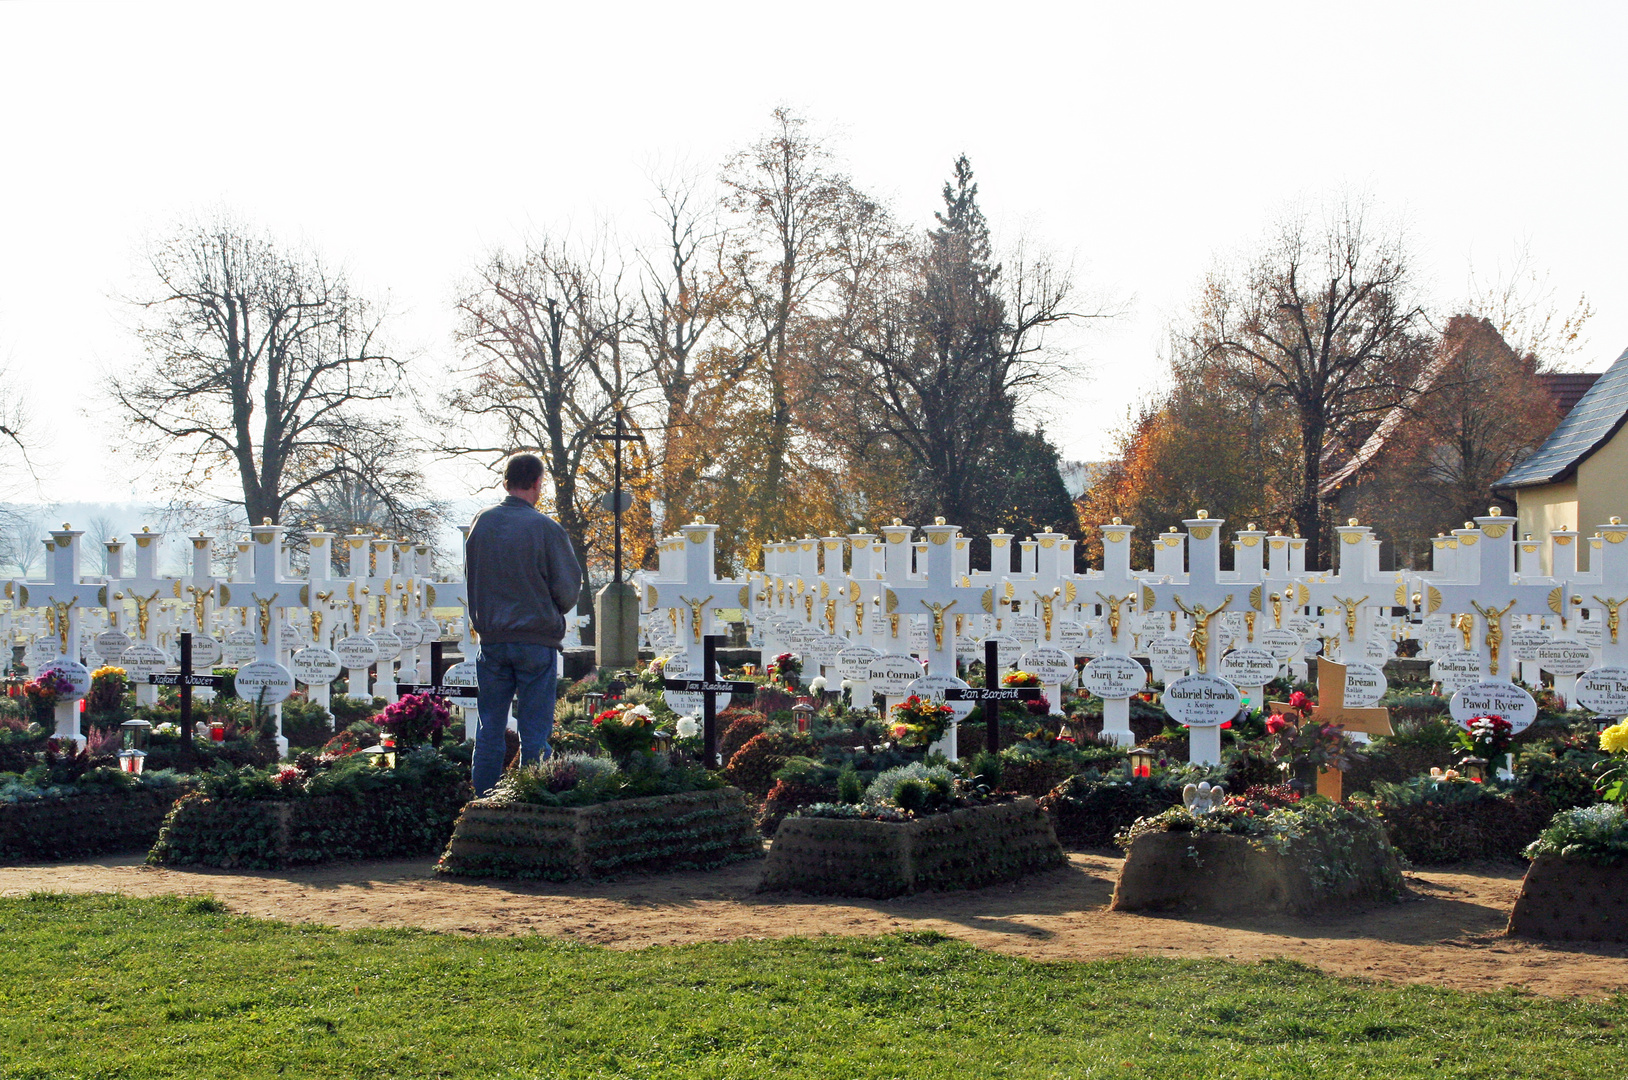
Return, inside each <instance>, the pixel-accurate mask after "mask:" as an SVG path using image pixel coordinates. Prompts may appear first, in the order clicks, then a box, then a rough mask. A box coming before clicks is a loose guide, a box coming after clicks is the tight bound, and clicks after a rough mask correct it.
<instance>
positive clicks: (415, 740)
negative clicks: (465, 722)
mask: <svg viewBox="0 0 1628 1080" xmlns="http://www.w3.org/2000/svg"><path fill="white" fill-rule="evenodd" d="M451 719H452V714H451V713H449V712H448V711H447V707H446V706H445V705H443V704H441V699H440V698H435V697H431V696H430V695H428V694H408V695H406V696H405V697H403V698H401V699H399V700H397V701H395V702H392V703H391V704H389V705H387V706H385V710H384V712H382V713H381V714H379V726H380V727H382V728H384V729H385V730H386V731H388V732H390V734H392V735H394V736H395V739H396V746H397V747H398V748H399V749H402V750H411V749H412V748H413V747H415V746H422V745H423V744H424V743H426V742H430V741H436V742H439V741H440V737H441V733H442V732H443V731H444V730H446V726H447V724H448V723H449V722H450V720H451Z"/></svg>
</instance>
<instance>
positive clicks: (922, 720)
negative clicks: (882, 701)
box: [889, 694, 955, 750]
mask: <svg viewBox="0 0 1628 1080" xmlns="http://www.w3.org/2000/svg"><path fill="white" fill-rule="evenodd" d="M954 716H955V710H954V709H952V708H950V707H949V706H948V705H944V704H941V703H940V702H936V701H932V700H930V699H928V698H924V697H920V696H918V695H916V694H911V695H910V696H909V697H907V698H905V699H904V700H903V701H901V702H899V704H897V705H895V706H893V724H892V726H891V728H890V729H889V730H890V731H891V732H892V734H893V738H894V740H895V741H896V742H898V744H899V745H900V746H901V747H904V748H907V749H913V750H925V749H926V748H927V747H929V746H931V745H933V744H934V743H935V742H937V741H938V740H939V739H941V738H943V737H944V732H945V729H947V728H948V727H949V726H950V720H951V719H952V718H953V717H954Z"/></svg>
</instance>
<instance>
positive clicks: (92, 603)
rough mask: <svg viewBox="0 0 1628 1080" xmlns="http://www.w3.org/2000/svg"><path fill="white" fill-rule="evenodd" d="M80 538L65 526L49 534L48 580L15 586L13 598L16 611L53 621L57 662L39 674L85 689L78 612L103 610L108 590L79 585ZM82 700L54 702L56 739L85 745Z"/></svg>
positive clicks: (86, 681) (96, 585)
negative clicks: (61, 675) (38, 612)
mask: <svg viewBox="0 0 1628 1080" xmlns="http://www.w3.org/2000/svg"><path fill="white" fill-rule="evenodd" d="M83 535H84V531H83V530H77V529H74V528H72V527H71V526H69V525H68V524H67V523H66V522H64V523H63V525H62V528H61V529H60V530H53V531H52V533H51V546H50V548H49V549H48V553H49V560H50V561H49V564H48V570H49V572H50V577H49V580H47V581H44V582H28V581H19V582H15V583H14V589H13V596H14V597H15V598H16V601H17V606H18V607H19V608H27V607H41V608H47V609H49V610H50V611H51V613H52V615H53V616H54V618H55V625H56V639H57V658H56V659H55V660H53V661H50V662H49V663H46V664H43V665H41V667H40V671H41V673H42V674H43V673H44V672H45V671H49V670H51V669H53V668H60V669H61V670H63V671H64V672H65V673H67V674H68V675H69V677H70V678H71V679H74V680H75V681H76V682H77V683H82V684H84V685H86V686H87V687H88V684H89V672H88V671H87V670H86V669H85V668H84V665H83V664H81V663H80V662H79V635H80V619H81V615H80V609H81V608H87V607H98V608H105V607H107V599H108V588H107V586H106V585H103V584H100V583H93V584H88V585H87V584H81V583H80V581H79V538H80V537H81V536H83ZM81 674H83V676H84V677H83V678H81ZM82 696H83V694H80V695H78V696H76V697H69V698H65V699H62V700H58V702H57V704H56V737H57V738H59V739H73V740H74V741H75V742H76V743H83V742H84V741H85V737H84V736H83V735H81V734H80V733H79V712H78V698H79V697H82Z"/></svg>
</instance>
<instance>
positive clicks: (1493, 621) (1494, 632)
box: [1466, 600, 1515, 675]
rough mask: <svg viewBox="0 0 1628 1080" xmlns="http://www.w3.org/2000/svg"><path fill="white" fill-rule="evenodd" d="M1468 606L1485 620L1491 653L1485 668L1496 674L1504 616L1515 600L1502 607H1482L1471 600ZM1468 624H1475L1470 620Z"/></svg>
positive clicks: (1502, 641)
mask: <svg viewBox="0 0 1628 1080" xmlns="http://www.w3.org/2000/svg"><path fill="white" fill-rule="evenodd" d="M1470 606H1471V607H1473V608H1475V610H1476V611H1478V612H1480V613H1481V617H1482V618H1483V619H1485V620H1487V651H1488V652H1489V653H1490V654H1491V655H1492V663H1491V664H1489V665H1488V666H1487V670H1488V671H1489V672H1491V673H1492V674H1494V675H1496V674H1498V648H1499V646H1501V645H1502V644H1503V643H1504V616H1505V615H1507V614H1509V609H1510V608H1512V607H1514V606H1515V601H1513V600H1511V601H1510V602H1509V603H1507V604H1505V605H1504V606H1503V607H1501V608H1496V607H1492V606H1491V605H1488V606H1487V607H1482V606H1481V605H1480V604H1478V603H1476V602H1475V601H1474V600H1471V601H1470ZM1470 625H1472V626H1474V625H1475V624H1474V622H1473V621H1472V622H1471V624H1470ZM1466 651H1468V650H1466Z"/></svg>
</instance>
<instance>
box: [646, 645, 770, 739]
mask: <svg viewBox="0 0 1628 1080" xmlns="http://www.w3.org/2000/svg"><path fill="white" fill-rule="evenodd" d="M723 640H725V638H724V635H723V634H707V635H705V636H703V637H702V638H701V677H700V678H699V679H690V678H684V679H663V680H662V681H661V685H662V687H663V688H664V689H667V690H677V691H681V692H683V693H687V694H700V695H701V746H702V755H703V756H704V757H705V758H706V762H707V768H709V769H716V768H718V767H719V766H720V765H721V764H722V762H720V761H719V760H718V697H717V695H719V694H742V695H750V694H755V693H757V683H750V682H732V681H729V680H726V679H719V678H718V643H719V642H721V641H723Z"/></svg>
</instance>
